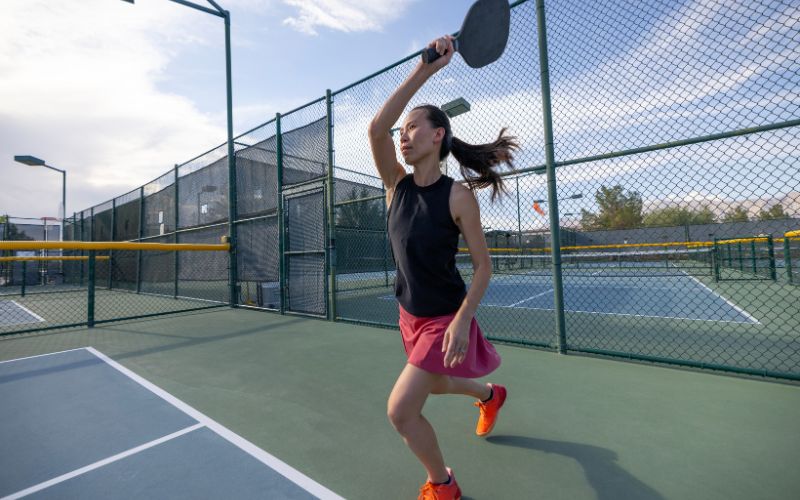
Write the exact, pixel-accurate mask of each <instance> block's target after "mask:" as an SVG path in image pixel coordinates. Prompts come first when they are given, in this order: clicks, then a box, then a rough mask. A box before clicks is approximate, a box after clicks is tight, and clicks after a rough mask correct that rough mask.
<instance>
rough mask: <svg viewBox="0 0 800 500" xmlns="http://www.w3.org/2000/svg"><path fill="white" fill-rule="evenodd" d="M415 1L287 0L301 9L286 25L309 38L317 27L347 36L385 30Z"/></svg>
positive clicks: (285, 1) (287, 20)
mask: <svg viewBox="0 0 800 500" xmlns="http://www.w3.org/2000/svg"><path fill="white" fill-rule="evenodd" d="M412 1H413V0H284V3H286V4H287V5H289V6H291V7H295V8H297V9H298V12H297V14H296V15H295V16H292V17H288V18H286V19H284V21H283V23H284V24H286V25H287V26H290V27H292V28H294V29H295V30H297V31H299V32H301V33H305V34H307V35H316V34H317V30H316V28H318V27H322V28H328V29H332V30H336V31H343V32H345V33H349V32H354V31H381V30H382V29H383V26H384V25H386V24H387V23H390V22H392V21H394V20H395V19H398V18H400V17H401V16H402V15H403V13H404V12H405V11H406V8H408V6H409V5H410V4H411V2H412Z"/></svg>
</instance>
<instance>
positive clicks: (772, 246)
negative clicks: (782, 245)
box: [767, 234, 778, 281]
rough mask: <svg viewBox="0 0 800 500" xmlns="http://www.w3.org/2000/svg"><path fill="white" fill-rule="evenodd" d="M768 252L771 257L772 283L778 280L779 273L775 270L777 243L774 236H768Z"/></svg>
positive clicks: (770, 271)
mask: <svg viewBox="0 0 800 500" xmlns="http://www.w3.org/2000/svg"><path fill="white" fill-rule="evenodd" d="M767 252H768V255H769V279H771V280H772V281H777V280H778V273H777V271H776V269H775V241H774V240H773V239H772V235H771V234H770V235H769V236H767Z"/></svg>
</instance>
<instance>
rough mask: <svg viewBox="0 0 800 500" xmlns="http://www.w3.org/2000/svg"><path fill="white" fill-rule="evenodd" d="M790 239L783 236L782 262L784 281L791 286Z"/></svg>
mask: <svg viewBox="0 0 800 500" xmlns="http://www.w3.org/2000/svg"><path fill="white" fill-rule="evenodd" d="M790 240H791V238H789V237H788V236H786V235H785V234H784V235H783V260H784V264H785V265H784V267H785V268H786V279H787V280H788V281H789V284H790V285H791V284H792V246H791V242H790Z"/></svg>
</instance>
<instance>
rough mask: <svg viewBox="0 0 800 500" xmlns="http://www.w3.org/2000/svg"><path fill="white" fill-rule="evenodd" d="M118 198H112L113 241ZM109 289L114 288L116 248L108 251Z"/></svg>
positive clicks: (113, 238)
mask: <svg viewBox="0 0 800 500" xmlns="http://www.w3.org/2000/svg"><path fill="white" fill-rule="evenodd" d="M116 226H117V199H116V198H114V199H112V200H111V241H116V240H117V234H116V233H117V231H116ZM107 262H108V289H109V290H111V288H113V283H112V275H113V274H114V273H113V270H114V250H109V251H108V261H107Z"/></svg>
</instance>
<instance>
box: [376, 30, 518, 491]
mask: <svg viewBox="0 0 800 500" xmlns="http://www.w3.org/2000/svg"><path fill="white" fill-rule="evenodd" d="M429 47H433V48H435V49H436V51H437V52H438V53H439V54H441V55H442V57H441V58H439V59H437V60H436V61H434V62H432V63H430V64H424V63H422V62H420V63H419V64H418V65H417V67H416V68H415V69H414V70H413V71H412V73H411V75H409V77H408V78H407V79H406V80H405V81H404V82H403V83H402V84H401V85H400V86H399V87H398V88H397V90H395V92H394V93H393V94H392V96H391V97H389V99H388V100H387V101H386V103H385V104H384V106H383V108H382V109H381V110H380V111H379V112H378V114H377V115H376V116H375V118H374V119H373V120H372V123H371V124H370V129H369V137H370V145H371V147H372V154H373V157H374V159H375V164H376V166H377V168H378V171H379V173H380V176H381V179H382V180H383V182H384V184H385V185H386V188H387V192H386V202H387V204H388V206H389V216H388V217H389V236H390V239H391V243H392V250H393V252H394V256H395V262H396V264H397V277H396V281H395V295H396V296H397V299H398V302H399V309H400V331H401V332H402V337H403V343H404V346H405V349H406V354H407V356H408V364H406V366H405V368H404V369H403V371H402V373H401V374H400V376H399V377H398V379H397V382H396V383H395V386H394V388H393V389H392V393H391V395H390V396H389V402H388V416H389V420H390V421H391V423H392V425H393V426H394V427H395V428H396V429H397V431H398V432H399V433H400V435H401V436H402V437H403V439H404V440H405V442H406V444H407V445H408V447H409V448H411V451H412V452H414V454H415V455H416V456H417V457H418V458H419V460H420V462H422V465H423V466H424V467H425V469H426V470H427V472H428V480H427V481H426V483H425V484H424V485H423V487H422V490H421V493H420V496H419V498H421V499H425V498H431V499H434V498H438V499H451V498H453V499H457V498H461V491H460V489H459V487H458V484H457V483H456V480H455V477H454V476H453V473H452V470H451V469H450V468H448V467H446V466H445V463H444V459H443V458H442V453H441V451H440V450H439V445H438V443H437V441H436V435H435V434H434V431H433V428H432V427H431V425H430V423H428V421H427V420H426V419H425V418H424V417H423V416H422V414H421V411H422V407H423V405H424V404H425V400H426V399H427V397H428V395H429V394H464V395H468V396H472V397H474V398H476V399H478V402H476V403H475V405H476V406H478V407H479V409H480V415H479V418H478V427H477V430H476V433H477V434H478V435H479V436H485V435H487V434H488V433H489V432H491V430H492V428H493V427H494V424H495V422H496V420H497V413H498V411H499V410H500V408H501V407H502V406H503V403H504V401H505V399H506V389H505V387H503V386H501V385H495V384H485V385H484V384H481V383H478V382H476V381H475V380H474V379H475V378H478V377H483V376H485V375H487V374H489V373H491V372H492V371H494V370H495V369H496V368H497V367H498V366H499V365H500V357H499V355H498V354H497V352H496V351H495V349H494V347H493V346H492V345H491V344H489V343H488V342H487V341H486V340H485V339H484V337H483V335H482V334H481V331H480V328H479V327H478V324H477V322H476V321H475V319H474V315H475V311H476V309H477V308H478V304H479V303H480V301H481V298H482V297H483V294H484V292H485V291H486V287H487V286H488V284H489V278H490V276H491V261H490V258H489V252H488V249H487V248H486V240H485V239H484V235H483V230H482V228H481V221H480V210H479V206H478V202H477V200H476V198H475V195H474V194H473V192H472V189H476V188H484V187H492V189H493V193H492V199H494V197H495V196H496V195H497V194H498V192H499V191H502V190H503V183H502V179H501V178H500V176H499V175H498V174H497V172H495V171H493V170H492V168H491V167H494V166H497V165H499V164H501V163H503V162H505V163H508V164H509V165H511V160H512V156H511V153H512V151H513V150H516V149H518V146H517V144H516V142H515V141H514V138H512V137H508V136H505V135H504V130H503V131H501V132H500V136H499V137H498V139H497V140H496V141H495V142H494V143H492V144H484V145H478V146H473V145H470V144H467V143H464V142H463V141H460V140H459V139H456V138H454V137H453V135H452V131H451V129H450V123H449V120H448V118H447V115H446V114H445V113H444V112H442V111H441V110H440V109H439V108H437V107H435V106H430V105H425V106H419V107H417V108H414V109H413V110H411V112H410V113H409V114H408V115H407V116H406V119H405V121H404V122H403V125H402V126H401V127H400V153H401V155H402V156H403V159H404V161H405V163H406V164H408V165H411V166H412V167H413V170H414V173H413V175H412V174H408V175H407V174H406V172H405V169H404V168H403V166H402V165H400V163H399V162H398V161H397V159H396V154H395V148H394V142H393V140H392V137H391V133H390V131H391V128H392V126H393V125H394V124H395V123H396V122H397V120H398V119H399V118H400V115H401V113H402V112H403V110H404V108H405V107H406V105H408V102H409V101H410V100H411V97H412V96H413V95H414V94H415V93H416V92H417V91H418V90H419V89H420V87H422V85H423V84H424V83H425V82H426V81H427V80H428V78H430V77H431V76H432V75H433V74H435V73H436V72H437V71H438V70H440V69H441V68H443V67H444V66H446V65H447V64H448V63H449V62H450V59H451V58H452V57H453V53H454V52H455V51H454V48H453V38H452V37H449V36H446V37H443V38H440V39H437V40H435V41H434V42H431V44H430V45H429ZM450 153H452V154H453V156H454V157H455V159H456V160H458V162H459V163H460V164H461V172H462V174H463V176H464V178H465V179H467V181H468V183H469V188H466V187H464V186H462V185H461V184H459V183H454V182H453V179H451V178H450V177H447V176H445V175H442V174H441V172H440V167H439V165H440V162H441V161H442V160H444V159H445V158H446V157H447V155H448V154H450ZM470 171H472V172H470ZM476 174H477V175H476ZM459 233H461V234H463V235H464V239H465V241H466V243H467V245H468V247H469V250H470V254H471V259H472V265H473V267H474V275H473V279H472V283H471V285H470V288H469V293H467V292H466V286H465V284H464V281H463V280H462V279H461V276H460V275H459V273H458V271H457V269H456V266H455V255H456V253H457V252H458V235H459Z"/></svg>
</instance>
